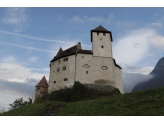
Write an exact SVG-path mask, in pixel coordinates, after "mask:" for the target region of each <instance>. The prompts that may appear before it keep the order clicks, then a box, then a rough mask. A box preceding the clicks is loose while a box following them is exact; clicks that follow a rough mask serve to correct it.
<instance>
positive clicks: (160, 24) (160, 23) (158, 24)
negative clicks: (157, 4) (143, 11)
mask: <svg viewBox="0 0 164 123" xmlns="http://www.w3.org/2000/svg"><path fill="white" fill-rule="evenodd" d="M151 25H153V26H158V27H163V25H162V21H161V20H158V22H157V23H152V24H151Z"/></svg>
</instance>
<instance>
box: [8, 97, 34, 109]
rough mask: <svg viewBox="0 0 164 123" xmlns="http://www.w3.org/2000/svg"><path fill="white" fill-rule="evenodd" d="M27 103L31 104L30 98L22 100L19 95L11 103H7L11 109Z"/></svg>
mask: <svg viewBox="0 0 164 123" xmlns="http://www.w3.org/2000/svg"><path fill="white" fill-rule="evenodd" d="M29 104H32V99H31V98H29V101H24V102H23V98H22V97H21V98H20V99H16V100H15V101H14V103H13V104H9V105H10V106H11V109H14V108H18V107H20V106H24V105H29Z"/></svg>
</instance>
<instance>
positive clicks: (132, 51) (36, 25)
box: [0, 7, 164, 109]
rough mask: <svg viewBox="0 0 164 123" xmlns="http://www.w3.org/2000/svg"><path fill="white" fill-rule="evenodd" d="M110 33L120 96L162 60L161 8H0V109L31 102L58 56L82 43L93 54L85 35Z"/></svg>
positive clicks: (163, 17)
mask: <svg viewBox="0 0 164 123" xmlns="http://www.w3.org/2000/svg"><path fill="white" fill-rule="evenodd" d="M100 23H101V25H102V26H103V27H104V28H106V29H107V30H109V31H111V32H112V37H113V42H112V52H113V58H114V59H115V60H116V63H117V64H119V65H120V66H121V67H122V68H123V69H122V78H123V87H124V92H125V93H129V92H131V91H132V89H133V87H134V86H135V85H136V84H138V83H139V82H142V81H145V80H148V79H150V78H152V76H151V75H149V73H150V72H151V71H152V70H153V69H154V67H155V65H156V63H157V62H158V60H159V59H161V58H162V57H163V54H164V33H163V32H164V8H163V7H154V8H149V7H144V8H141V7H137V8H135V7H98V8H96V7H89V8H87V7H83V8H78V7H74V8H72V7H69V8H68V7H48V8H47V7H44V8H43V7H25V8H22V7H18V8H16V7H11V8H9V7H0V97H1V99H3V100H0V109H1V108H3V107H5V108H6V109H7V108H9V104H12V103H13V102H14V101H15V100H16V99H17V98H20V97H23V98H24V99H25V100H26V99H28V97H33V98H34V96H35V85H36V84H37V83H38V82H39V81H40V80H41V79H42V77H43V76H45V77H46V80H47V82H48V81H49V64H50V61H51V60H52V59H53V57H54V56H55V55H56V53H57V52H58V50H59V48H60V47H61V48H62V49H63V50H65V49H67V48H70V47H71V46H74V45H76V44H77V43H78V42H81V45H82V49H85V50H92V42H91V37H90V31H91V30H93V29H95V28H96V27H98V26H99V25H100Z"/></svg>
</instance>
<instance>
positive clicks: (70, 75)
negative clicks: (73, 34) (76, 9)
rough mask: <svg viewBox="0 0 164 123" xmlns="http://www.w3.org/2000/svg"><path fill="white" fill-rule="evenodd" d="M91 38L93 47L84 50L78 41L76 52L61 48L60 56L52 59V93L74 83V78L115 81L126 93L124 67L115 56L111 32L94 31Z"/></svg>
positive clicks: (80, 80) (95, 81)
mask: <svg viewBox="0 0 164 123" xmlns="http://www.w3.org/2000/svg"><path fill="white" fill-rule="evenodd" d="M99 27H100V26H99ZM98 29H99V28H98ZM91 40H92V51H86V50H82V49H81V44H80V43H78V44H77V45H76V46H74V48H75V47H76V48H77V49H76V52H74V53H72V54H70V55H65V56H64V55H63V54H64V52H65V53H66V50H65V51H61V52H60V54H59V55H58V56H59V57H56V60H53V61H52V62H51V64H50V78H49V86H48V93H51V92H52V91H55V90H58V89H59V88H63V87H64V86H67V87H70V86H72V85H73V84H74V81H79V82H81V83H83V84H84V83H85V84H87V83H89V84H105V85H112V86H114V87H116V88H118V89H119V90H120V92H121V93H124V92H123V84H122V72H121V67H120V66H119V65H117V64H116V63H115V61H114V59H113V56H112V45H111V41H112V37H111V33H109V31H108V32H105V33H104V31H102V32H101V30H100V31H97V32H96V30H94V31H91ZM70 49H71V48H70ZM72 49H73V48H72ZM67 50H68V51H69V49H67ZM62 52H63V54H62ZM91 52H92V53H91ZM60 55H61V57H60ZM62 55H63V57H62Z"/></svg>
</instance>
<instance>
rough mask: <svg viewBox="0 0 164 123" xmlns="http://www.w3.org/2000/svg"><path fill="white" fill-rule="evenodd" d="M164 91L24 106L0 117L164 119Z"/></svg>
mask: <svg viewBox="0 0 164 123" xmlns="http://www.w3.org/2000/svg"><path fill="white" fill-rule="evenodd" d="M163 95H164V87H161V88H156V89H150V90H143V91H139V92H132V93H126V94H120V95H113V96H110V97H102V98H97V99H93V100H87V101H77V102H69V103H66V102H57V101H47V102H45V103H43V104H30V105H26V106H22V107H19V108H16V109H13V110H10V111H8V112H5V113H3V114H1V115H0V116H44V115H45V116H46V115H47V116H51V115H52V116H163V115H164V105H163V102H164V96H163Z"/></svg>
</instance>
